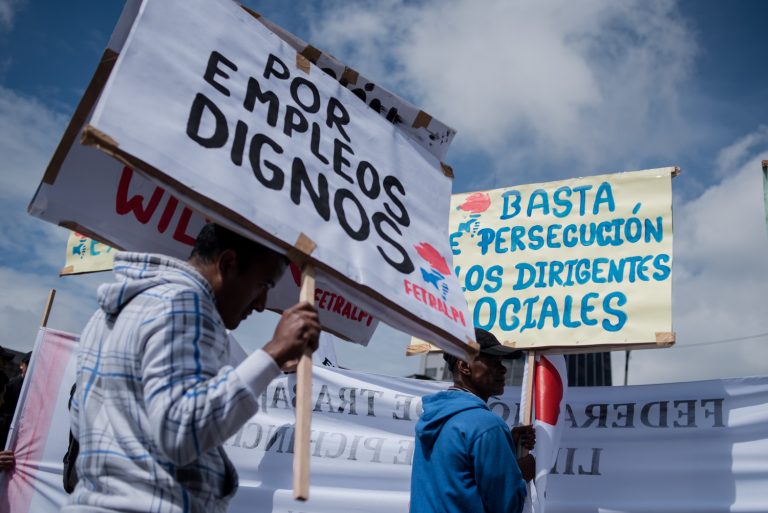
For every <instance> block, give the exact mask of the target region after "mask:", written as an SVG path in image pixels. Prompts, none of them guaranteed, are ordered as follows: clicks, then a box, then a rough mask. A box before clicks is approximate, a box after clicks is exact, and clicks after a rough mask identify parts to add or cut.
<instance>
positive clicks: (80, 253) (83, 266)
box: [59, 231, 115, 276]
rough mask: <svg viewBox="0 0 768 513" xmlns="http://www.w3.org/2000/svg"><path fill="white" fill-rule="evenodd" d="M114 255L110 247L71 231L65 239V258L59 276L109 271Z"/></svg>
mask: <svg viewBox="0 0 768 513" xmlns="http://www.w3.org/2000/svg"><path fill="white" fill-rule="evenodd" d="M114 254H115V251H114V250H113V249H112V248H111V247H110V246H107V245H106V244H102V243H101V242H98V241H96V240H93V239H91V238H89V237H86V236H85V235H83V234H81V233H78V232H74V231H71V232H70V233H69V238H68V239H67V258H66V261H65V263H64V267H63V268H62V269H61V271H59V276H66V275H70V274H84V273H94V272H98V271H110V270H112V261H113V259H114Z"/></svg>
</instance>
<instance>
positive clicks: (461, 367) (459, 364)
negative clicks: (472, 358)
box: [456, 360, 471, 375]
mask: <svg viewBox="0 0 768 513" xmlns="http://www.w3.org/2000/svg"><path fill="white" fill-rule="evenodd" d="M456 370H458V371H459V374H466V375H469V374H471V372H470V370H469V364H468V363H467V362H465V361H464V360H456Z"/></svg>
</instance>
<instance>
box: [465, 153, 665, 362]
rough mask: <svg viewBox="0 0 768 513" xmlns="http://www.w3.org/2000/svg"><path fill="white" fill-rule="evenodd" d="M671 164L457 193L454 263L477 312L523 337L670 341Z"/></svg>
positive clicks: (510, 340) (596, 343) (486, 322)
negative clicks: (663, 166)
mask: <svg viewBox="0 0 768 513" xmlns="http://www.w3.org/2000/svg"><path fill="white" fill-rule="evenodd" d="M673 172H674V168H664V169H652V170H648V171H636V172H629V173H618V174H612V175H602V176H593V177H588V178H576V179H571V180H564V181H560V182H550V183H544V184H531V185H523V186H515V187H505V188H503V189H496V190H492V191H487V192H475V193H467V194H457V195H454V196H453V198H452V201H451V221H450V225H451V228H450V231H451V235H450V238H451V247H452V250H453V263H454V266H455V267H454V270H455V272H456V275H457V276H458V278H459V281H460V283H461V285H462V287H463V290H465V294H466V297H467V300H468V302H469V305H470V311H471V312H472V320H473V323H474V324H475V325H476V326H478V327H481V328H484V329H487V330H489V331H491V332H493V333H494V334H495V335H496V336H497V337H498V338H499V340H501V341H503V342H504V343H505V344H507V345H511V346H514V347H518V348H524V349H542V348H544V349H547V348H549V349H553V348H554V350H555V351H561V352H562V351H565V352H578V351H587V350H590V349H593V350H594V349H595V348H600V347H602V348H611V347H614V348H615V347H623V346H626V347H631V348H638V347H659V346H667V345H671V344H672V343H673V342H674V334H673V333H672V186H671V178H672V174H673Z"/></svg>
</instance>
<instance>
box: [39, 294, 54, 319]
mask: <svg viewBox="0 0 768 513" xmlns="http://www.w3.org/2000/svg"><path fill="white" fill-rule="evenodd" d="M54 297H56V289H51V291H50V292H49V293H48V301H46V302H45V310H43V317H42V319H40V327H41V328H45V327H46V326H48V317H49V316H50V315H51V307H52V306H53V298H54Z"/></svg>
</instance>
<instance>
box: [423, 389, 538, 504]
mask: <svg viewBox="0 0 768 513" xmlns="http://www.w3.org/2000/svg"><path fill="white" fill-rule="evenodd" d="M422 404H423V406H424V413H423V414H422V416H421V419H420V420H419V422H418V423H417V424H416V448H415V451H414V455H413V469H412V473H411V513H469V512H473V513H474V512H485V513H519V512H521V511H522V510H523V504H524V501H525V496H526V489H525V482H524V481H523V477H522V475H521V473H520V468H519V467H518V466H517V457H516V455H515V444H514V442H513V441H512V433H511V432H510V430H509V428H508V427H507V425H506V424H505V423H504V421H503V420H502V419H501V418H500V417H499V416H497V415H496V414H494V413H493V412H491V410H490V409H489V408H488V406H487V405H486V404H485V403H484V402H483V400H482V399H480V398H479V397H477V396H476V395H474V394H471V393H469V392H464V391H461V390H446V391H443V392H438V393H437V394H433V395H428V396H425V397H424V398H423V400H422Z"/></svg>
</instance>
